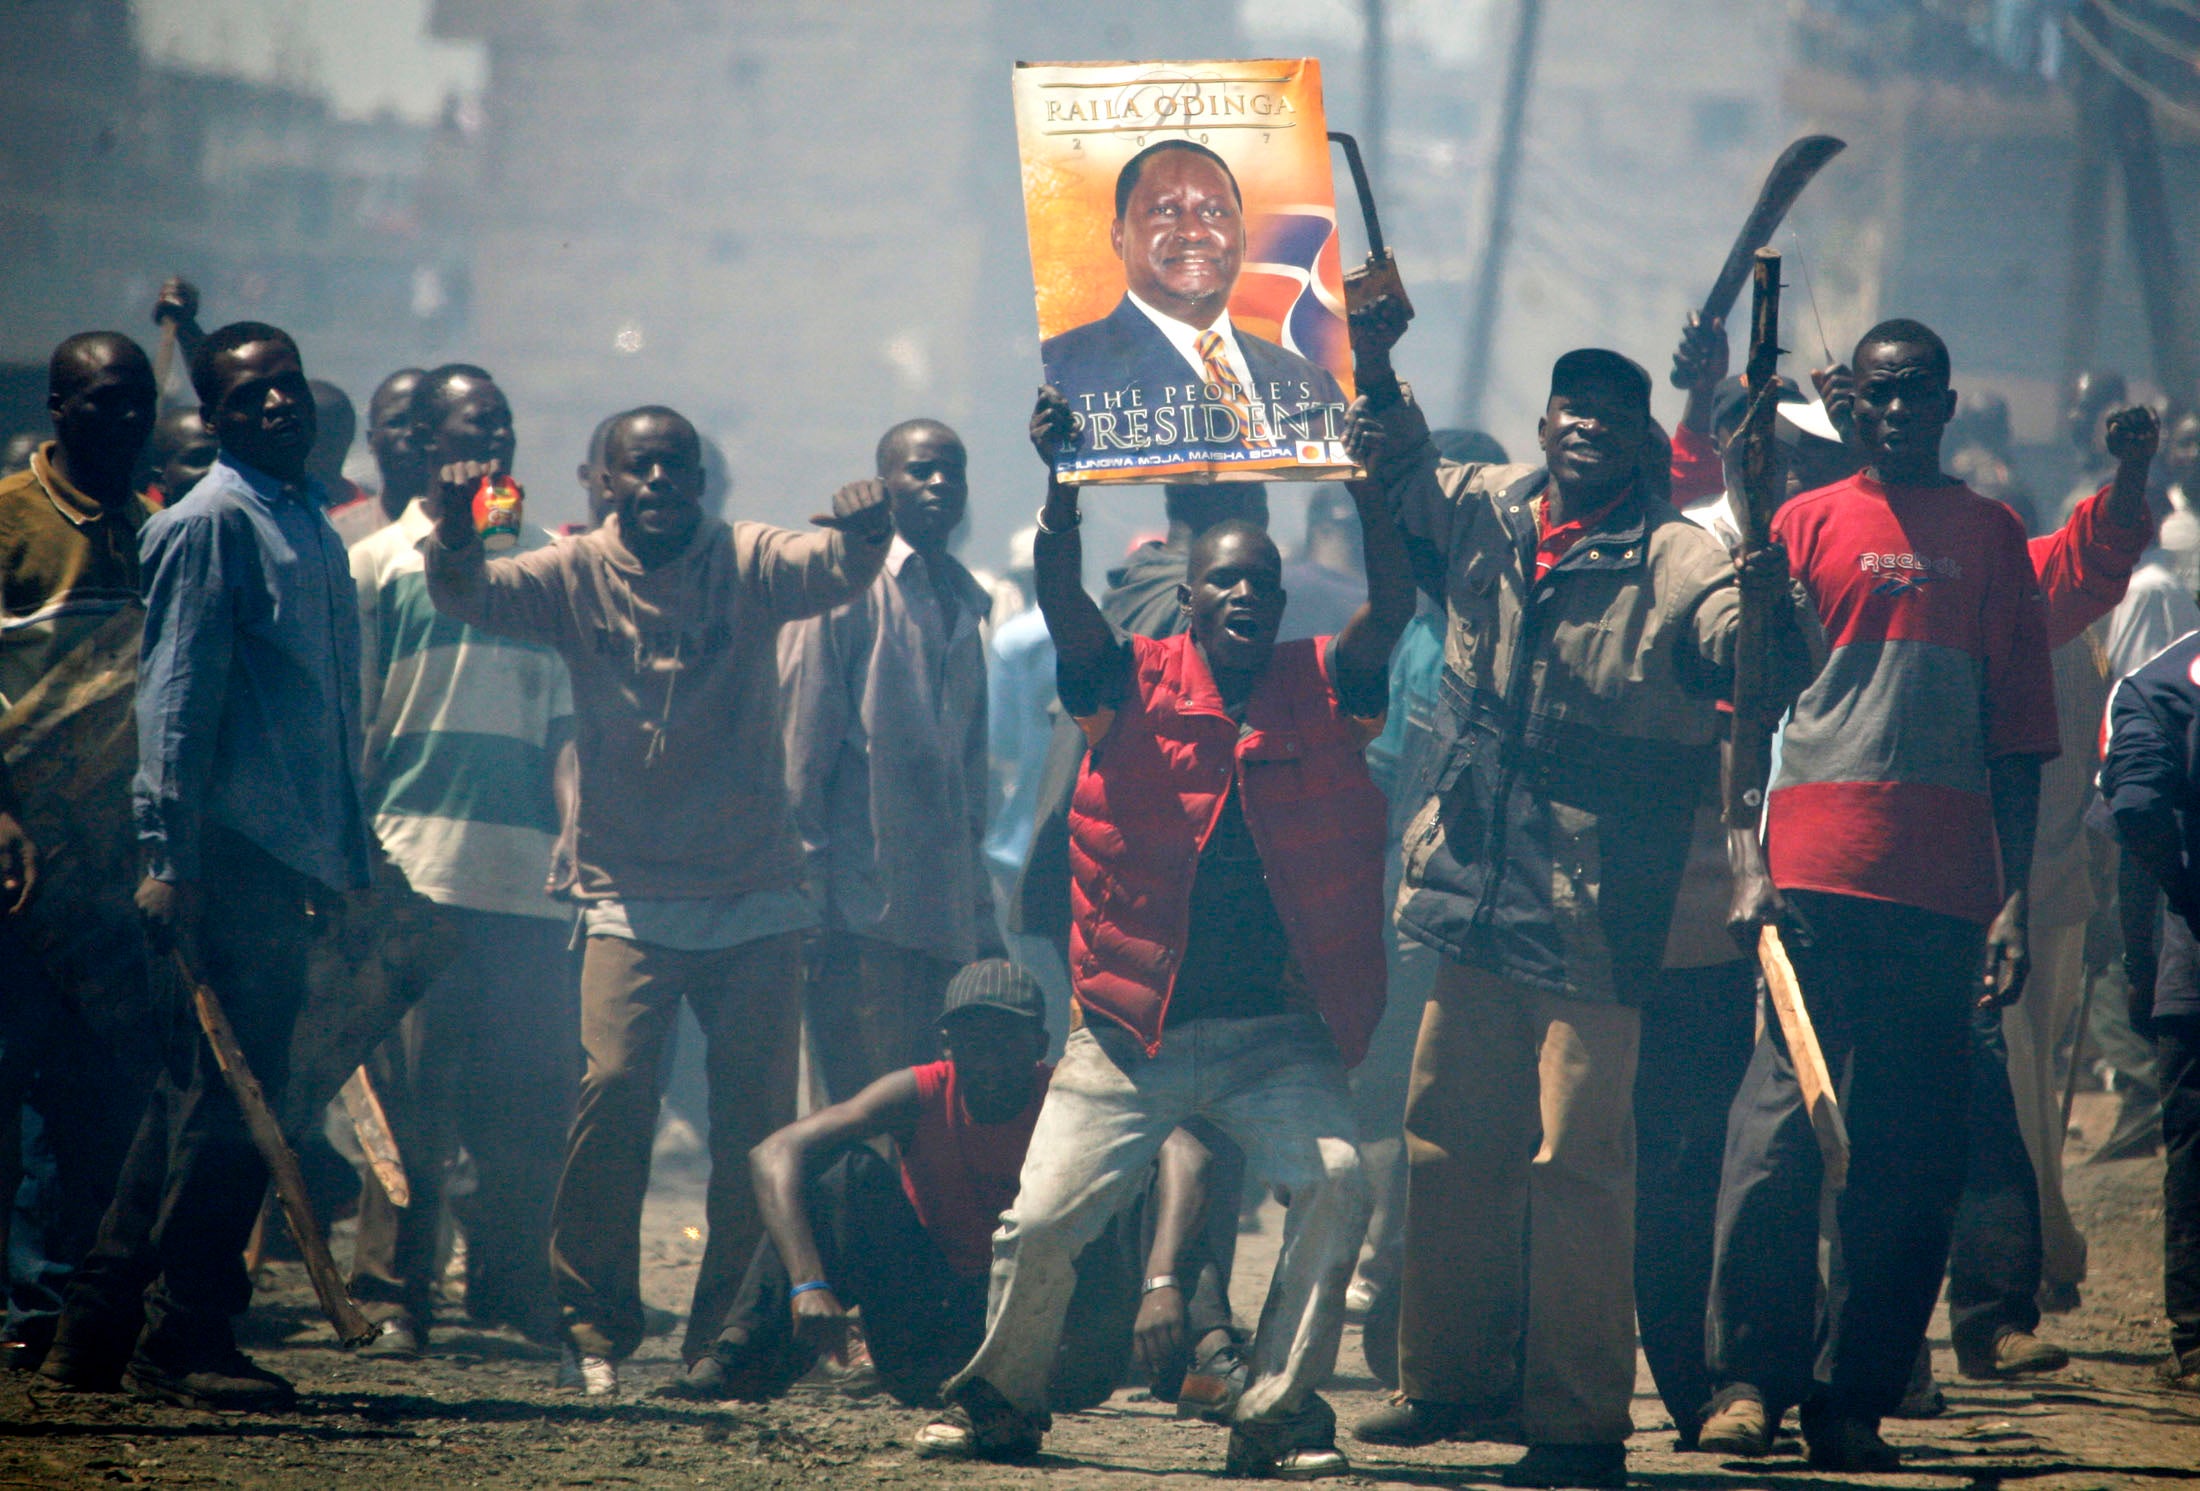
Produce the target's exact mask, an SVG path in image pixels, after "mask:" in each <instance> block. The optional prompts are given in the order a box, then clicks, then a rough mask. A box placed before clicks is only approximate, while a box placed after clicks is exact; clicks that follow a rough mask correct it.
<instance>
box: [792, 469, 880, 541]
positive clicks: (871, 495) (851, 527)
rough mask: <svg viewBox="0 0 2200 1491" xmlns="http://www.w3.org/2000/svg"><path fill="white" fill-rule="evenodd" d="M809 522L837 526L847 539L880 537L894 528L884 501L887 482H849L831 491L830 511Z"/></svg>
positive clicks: (872, 480) (822, 525)
mask: <svg viewBox="0 0 2200 1491" xmlns="http://www.w3.org/2000/svg"><path fill="white" fill-rule="evenodd" d="M810 521H811V522H813V523H815V524H817V526H818V527H820V528H838V529H839V530H840V531H841V532H842V533H845V534H847V535H848V536H849V537H850V538H874V539H875V538H881V537H883V536H884V535H886V534H889V533H891V532H892V531H893V528H894V510H893V509H892V508H891V507H889V506H888V505H887V502H886V483H884V482H882V481H879V480H877V479H876V478H873V479H871V480H869V481H852V482H850V483H848V485H846V486H844V487H842V488H841V489H840V490H839V491H837V492H835V493H833V510H832V512H830V513H827V514H820V515H819V516H817V517H814V518H812V519H810Z"/></svg>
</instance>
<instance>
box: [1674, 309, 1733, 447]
mask: <svg viewBox="0 0 2200 1491" xmlns="http://www.w3.org/2000/svg"><path fill="white" fill-rule="evenodd" d="M1728 356H1729V352H1728V348H1727V343H1726V321H1725V320H1724V319H1723V318H1718V319H1713V320H1710V321H1706V320H1704V319H1703V315H1702V313H1701V312H1699V311H1690V312H1689V313H1688V324H1687V325H1686V326H1683V327H1682V328H1681V342H1680V345H1679V346H1678V347H1676V348H1674V349H1673V386H1674V387H1675V388H1685V389H1687V390H1688V404H1687V406H1686V407H1685V408H1684V409H1683V410H1682V411H1681V423H1682V424H1683V425H1685V426H1687V427H1688V428H1689V429H1691V430H1693V431H1695V432H1696V433H1697V434H1699V435H1709V434H1710V433H1711V395H1712V394H1713V392H1715V391H1716V390H1717V389H1718V386H1719V380H1720V379H1722V378H1724V377H1725V376H1726V364H1727V358H1728Z"/></svg>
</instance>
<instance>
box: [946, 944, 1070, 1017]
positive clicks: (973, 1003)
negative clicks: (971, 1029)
mask: <svg viewBox="0 0 2200 1491" xmlns="http://www.w3.org/2000/svg"><path fill="white" fill-rule="evenodd" d="M972 1009H993V1010H1004V1011H1006V1012H1007V1013H1009V1014H1011V1015H1022V1016H1023V1017H1024V1018H1025V1019H1027V1020H1030V1021H1033V1022H1034V1023H1036V1024H1038V1025H1041V1026H1044V1025H1045V1024H1046V1018H1047V1015H1046V1002H1045V996H1044V995H1043V994H1042V993H1041V992H1040V989H1039V981H1038V980H1037V979H1035V978H1033V977H1032V976H1031V975H1030V974H1028V973H1026V972H1024V970H1023V969H1021V968H1018V967H1017V966H1016V965H1015V964H1014V963H1011V962H1009V961H1008V959H1006V958H985V959H981V960H980V961H978V962H976V963H967V964H965V965H963V968H962V971H961V972H959V973H957V974H956V975H955V976H954V977H953V978H952V979H949V980H948V983H947V997H946V998H944V999H942V1000H941V1001H940V1023H941V1024H942V1025H945V1024H947V1023H949V1022H950V1021H952V1020H953V1019H954V1018H955V1017H956V1016H957V1015H960V1014H961V1013H962V1012H963V1011H965V1010H972Z"/></svg>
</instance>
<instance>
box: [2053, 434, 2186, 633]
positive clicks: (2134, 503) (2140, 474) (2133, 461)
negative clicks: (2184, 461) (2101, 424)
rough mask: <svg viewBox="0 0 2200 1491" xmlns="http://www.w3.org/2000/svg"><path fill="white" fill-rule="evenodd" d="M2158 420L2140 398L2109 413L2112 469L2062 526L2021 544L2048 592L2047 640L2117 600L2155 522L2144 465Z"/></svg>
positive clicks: (2084, 623)
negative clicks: (2150, 514)
mask: <svg viewBox="0 0 2200 1491" xmlns="http://www.w3.org/2000/svg"><path fill="white" fill-rule="evenodd" d="M2161 435H2162V431H2161V421H2160V420H2158V419H2156V418H2155V415H2154V411H2153V410H2152V409H2149V408H2147V407H2146V406H2145V405H2143V404H2142V405H2138V406H2135V407H2133V408H2130V409H2119V410H2117V411H2116V412H2115V413H2113V414H2111V415H2109V416H2108V451H2109V454H2110V455H2112V456H2114V457H2115V458H2116V476H2115V479H2114V480H2112V481H2111V482H2110V483H2109V484H2108V485H2107V486H2106V487H2104V488H2102V489H2101V490H2100V491H2099V492H2097V493H2095V494H2094V495H2093V496H2091V497H2088V498H2087V499H2086V500H2085V501H2083V502H2081V503H2079V504H2078V505H2077V506H2076V507H2075V508H2073V509H2072V510H2071V513H2070V516H2069V518H2068V519H2067V520H2065V521H2064V523H2063V525H2062V527H2060V528H2058V529H2056V530H2055V531H2054V532H2053V533H2043V534H2041V535H2040V536H2039V537H2038V538H2035V539H2033V540H2031V541H2030V543H2028V544H2027V545H2026V548H2027V550H2028V551H2029V552H2030V554H2031V556H2032V570H2033V573H2034V574H2035V575H2037V576H2038V577H2039V582H2040V593H2041V594H2042V595H2044V596H2045V597H2046V598H2047V645H2048V646H2049V647H2050V648H2055V647H2060V646H2062V645H2063V644H2064V643H2065V642H2068V641H2071V640H2072V639H2073V638H2075V637H2076V636H2077V635H2078V634H2079V633H2080V632H2082V631H2084V630H2085V629H2086V628H2087V627H2089V626H2091V625H2092V624H2093V623H2094V622H2096V621H2098V620H2100V619H2101V618H2102V617H2103V616H2106V615H2107V614H2108V613H2109V612H2111V611H2113V610H2115V609H2116V607H2117V606H2118V605H2119V604H2121V603H2122V601H2123V598H2124V592H2125V590H2126V589H2127V588H2128V587H2129V586H2130V584H2131V572H2132V571H2133V570H2134V569H2136V568H2137V567H2138V564H2139V558H2140V556H2141V555H2142V554H2144V553H2145V552H2146V549H2147V545H2149V544H2150V543H2152V542H2153V541H2154V524H2153V522H2152V520H2151V519H2150V518H2149V517H2148V514H2147V470H2148V468H2149V467H2150V466H2151V465H2152V464H2153V461H2154V451H2155V447H2156V446H2158V445H2159V444H2160V443H2161Z"/></svg>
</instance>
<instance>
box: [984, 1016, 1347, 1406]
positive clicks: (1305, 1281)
mask: <svg viewBox="0 0 2200 1491" xmlns="http://www.w3.org/2000/svg"><path fill="white" fill-rule="evenodd" d="M1189 1118H1205V1119H1206V1120H1207V1121H1208V1122H1209V1123H1211V1124H1213V1125H1214V1126H1215V1127H1216V1128H1218V1129H1220V1130H1222V1131H1223V1132H1224V1133H1225V1134H1227V1135H1229V1136H1230V1137H1231V1138H1232V1139H1234V1140H1235V1141H1236V1142H1237V1143H1238V1144H1239V1145H1240V1146H1241V1147H1242V1148H1243V1149H1244V1150H1245V1154H1246V1158H1247V1160H1248V1162H1249V1163H1250V1165H1251V1167H1252V1169H1253V1171H1254V1173H1255V1174H1257V1175H1259V1176H1260V1178H1261V1179H1262V1180H1264V1181H1266V1182H1268V1183H1270V1184H1272V1185H1277V1186H1281V1187H1283V1188H1284V1189H1285V1190H1286V1191H1287V1192H1288V1193H1289V1195H1290V1198H1291V1206H1290V1211H1289V1213H1288V1215H1287V1218H1286V1220H1285V1223H1284V1237H1283V1252H1282V1254H1281V1255H1280V1256H1279V1257H1278V1258H1277V1260H1276V1276H1275V1283H1274V1285H1273V1286H1272V1287H1271V1288H1270V1291H1269V1295H1268V1302H1267V1306H1266V1308H1265V1309H1263V1310H1262V1311H1261V1319H1260V1329H1259V1331H1258V1333H1257V1334H1256V1335H1255V1336H1254V1338H1253V1348H1252V1356H1251V1368H1252V1378H1251V1382H1250V1384H1249V1385H1248V1386H1247V1388H1246V1390H1245V1395H1244V1397H1243V1398H1242V1399H1241V1400H1240V1401H1239V1403H1238V1407H1237V1417H1238V1418H1239V1419H1240V1420H1271V1421H1272V1420H1280V1419H1288V1418H1290V1417H1292V1416H1293V1415H1295V1414H1296V1413H1298V1412H1299V1410H1300V1409H1302V1408H1303V1407H1304V1406H1305V1405H1306V1401H1307V1399H1308V1398H1309V1397H1310V1396H1311V1395H1312V1394H1313V1392H1314V1390H1315V1388H1317V1387H1319V1386H1320V1385H1321V1383H1322V1381H1323V1379H1325V1378H1326V1377H1328V1375H1329V1371H1330V1368H1331V1367H1332V1366H1334V1365H1335V1363H1336V1359H1337V1338H1338V1336H1339V1334H1340V1333H1341V1332H1342V1330H1343V1327H1344V1290H1345V1284H1346V1282H1347V1281H1348V1280H1349V1278H1350V1277H1351V1272H1352V1262H1353V1257H1354V1255H1355V1254H1356V1253H1357V1252H1358V1251H1359V1246H1360V1238H1361V1236H1362V1235H1363V1234H1364V1233H1365V1231H1366V1229H1367V1213H1368V1205H1369V1202H1368V1187H1367V1181H1366V1178H1365V1177H1364V1176H1363V1175H1362V1174H1361V1172H1360V1157H1359V1151H1358V1148H1357V1147H1356V1144H1355V1139H1354V1133H1353V1125H1352V1099H1351V1094H1350V1092H1349V1091H1348V1090H1347V1087H1346V1084H1345V1075H1344V1065H1343V1063H1342V1062H1341V1061H1339V1060H1338V1058H1337V1048H1336V1046H1335V1044H1334V1043H1333V1042H1332V1041H1331V1040H1330V1038H1329V1032H1328V1030H1327V1028H1326V1027H1324V1026H1323V1024H1322V1023H1321V1021H1320V1020H1319V1019H1317V1018H1316V1017H1314V1016H1313V1015H1307V1014H1291V1015H1270V1016H1263V1017H1260V1018H1257V1019H1248V1020H1193V1021H1190V1022H1188V1023H1186V1024H1184V1025H1181V1026H1177V1027H1175V1028H1172V1029H1171V1030H1170V1031H1169V1032H1168V1035H1167V1038H1166V1040H1165V1042H1164V1044H1163V1045H1162V1048H1161V1054H1160V1055H1158V1056H1154V1057H1150V1058H1149V1057H1148V1056H1147V1055H1146V1054H1145V1051H1144V1049H1143V1048H1142V1047H1141V1046H1140V1045H1139V1043H1138V1041H1137V1040H1136V1039H1135V1038H1134V1037H1132V1036H1131V1035H1130V1034H1129V1033H1128V1032H1127V1031H1124V1030H1123V1029H1121V1028H1120V1027H1119V1026H1116V1025H1114V1024H1112V1023H1107V1022H1096V1023H1095V1024H1094V1025H1088V1026H1086V1027H1085V1028H1084V1029H1081V1030H1077V1031H1074V1032H1072V1033H1071V1035H1070V1037H1069V1042H1068V1045H1067V1047H1066V1049H1065V1050H1064V1051H1063V1053H1062V1060H1061V1063H1060V1064H1059V1065H1058V1066H1056V1067H1055V1069H1054V1080H1053V1082H1052V1083H1051V1084H1050V1085H1049V1086H1048V1088H1047V1096H1046V1103H1045V1105H1044V1106H1043V1107H1042V1108H1041V1109H1040V1110H1039V1122H1038V1126H1037V1127H1036V1128H1035V1129H1034V1130H1033V1131H1032V1135H1031V1147H1030V1149H1029V1150H1027V1151H1026V1152H1025V1155H1024V1168H1023V1173H1022V1175H1021V1177H1020V1178H1019V1180H1018V1189H1017V1194H1016V1203H1015V1205H1013V1206H1012V1207H1010V1208H1009V1210H1008V1212H1007V1214H1006V1215H1005V1216H1003V1217H1002V1218H1001V1227H1000V1230H999V1231H998V1232H996V1233H994V1234H993V1278H992V1288H991V1295H990V1299H989V1301H988V1308H987V1313H986V1332H985V1342H984V1344H983V1345H981V1346H980V1347H979V1348H978V1354H977V1355H976V1356H975V1357H973V1358H972V1359H971V1362H970V1365H969V1366H967V1367H965V1368H963V1369H962V1371H961V1372H960V1373H958V1374H956V1376H955V1377H954V1378H953V1379H952V1380H950V1381H949V1382H948V1384H947V1386H946V1387H945V1388H944V1389H943V1390H942V1395H943V1396H944V1397H947V1398H949V1399H950V1400H951V1399H952V1398H953V1395H954V1393H955V1391H956V1390H957V1389H959V1388H961V1387H962V1386H963V1385H964V1384H965V1383H968V1382H970V1381H971V1380H972V1379H974V1378H982V1379H984V1380H985V1381H986V1382H987V1383H989V1384H991V1385H992V1386H993V1387H994V1388H995V1389H996V1390H997V1391H999V1392H1000V1394H1001V1395H1002V1396H1003V1397H1005V1398H1007V1399H1008V1401H1009V1402H1010V1403H1012V1404H1014V1405H1015V1406H1016V1407H1017V1408H1019V1409H1021V1410H1023V1411H1024V1412H1026V1413H1030V1414H1037V1413H1039V1412H1040V1411H1042V1410H1043V1409H1044V1408H1045V1407H1046V1401H1047V1378H1048V1376H1049V1374H1050V1373H1051V1372H1052V1371H1053V1368H1054V1361H1055V1353H1056V1350H1057V1347H1058V1344H1059V1342H1060V1340H1061V1335H1062V1321H1063V1317H1064V1314H1065V1312H1066V1311H1067V1310H1068V1308H1069V1301H1070V1296H1071V1294H1072V1293H1073V1292H1074V1291H1075V1289H1076V1287H1077V1270H1076V1259H1077V1255H1078V1254H1079V1253H1081V1252H1083V1251H1084V1249H1085V1247H1086V1245H1087V1244H1089V1243H1091V1242H1092V1241H1093V1239H1095V1238H1097V1237H1098V1236H1099V1235H1100V1233H1101V1232H1102V1230H1103V1229H1105V1228H1106V1226H1107V1224H1108V1221H1109V1219H1110V1218H1112V1217H1113V1216H1114V1215H1115V1213H1116V1212H1117V1211H1118V1210H1120V1209H1121V1208H1122V1207H1123V1206H1124V1205H1125V1204H1126V1203H1128V1202H1129V1200H1130V1199H1131V1191H1132V1188H1133V1187H1134V1186H1136V1185H1137V1184H1138V1183H1139V1181H1140V1180H1141V1179H1143V1177H1144V1176H1145V1173H1146V1168H1147V1167H1148V1166H1149V1165H1151V1164H1152V1163H1153V1161H1154V1158H1155V1156H1157V1155H1158V1154H1160V1152H1161V1144H1162V1141H1163V1140H1164V1139H1166V1138H1168V1136H1169V1131H1170V1130H1171V1129H1174V1128H1175V1127H1176V1126H1177V1125H1178V1124H1180V1123H1182V1122H1184V1121H1185V1120H1186V1119H1189ZM1225 1204H1227V1203H1226V1202H1225Z"/></svg>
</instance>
